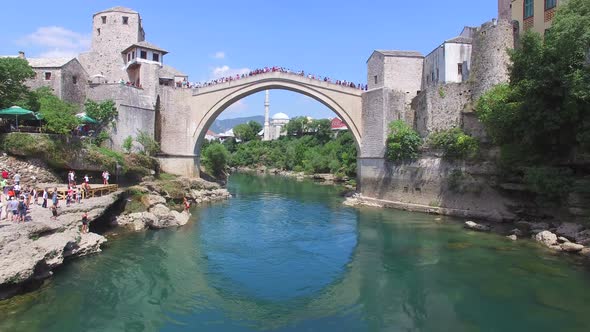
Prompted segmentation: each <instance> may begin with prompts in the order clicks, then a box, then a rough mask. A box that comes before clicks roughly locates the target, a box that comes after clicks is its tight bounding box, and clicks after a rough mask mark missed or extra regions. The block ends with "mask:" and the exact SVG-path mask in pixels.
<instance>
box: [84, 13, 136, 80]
mask: <svg viewBox="0 0 590 332" xmlns="http://www.w3.org/2000/svg"><path fill="white" fill-rule="evenodd" d="M103 16H105V18H106V22H105V23H103V22H102V17H103ZM123 16H125V17H128V24H123ZM143 38H144V34H143V28H142V25H141V17H140V16H139V14H138V13H134V12H123V11H111V12H100V13H97V14H96V15H95V16H94V17H93V19H92V49H91V51H90V52H87V53H82V54H80V56H79V59H80V62H81V63H82V65H83V66H84V68H85V69H86V71H87V72H88V74H89V75H90V76H92V75H96V74H102V75H104V76H105V79H106V81H107V82H108V83H114V82H118V81H119V80H120V79H123V80H125V81H127V73H126V72H125V71H124V70H123V68H124V67H125V62H124V59H123V55H122V54H121V52H122V51H123V50H124V49H126V48H127V47H129V46H131V45H132V44H134V43H137V42H139V41H142V40H143Z"/></svg>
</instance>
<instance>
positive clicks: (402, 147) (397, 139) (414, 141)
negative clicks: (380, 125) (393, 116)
mask: <svg viewBox="0 0 590 332" xmlns="http://www.w3.org/2000/svg"><path fill="white" fill-rule="evenodd" d="M389 130H390V133H389V135H388V136H387V147H386V149H387V150H386V152H385V156H386V158H387V159H389V160H391V161H394V162H401V161H405V160H412V159H416V158H417V157H418V149H419V148H420V145H421V144H422V139H421V138H420V136H419V135H418V133H417V132H415V131H414V130H413V129H412V128H410V126H408V125H407V124H406V123H405V122H403V121H402V120H397V121H393V122H392V123H390V124H389Z"/></svg>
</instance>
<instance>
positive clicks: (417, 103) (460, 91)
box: [412, 83, 471, 137]
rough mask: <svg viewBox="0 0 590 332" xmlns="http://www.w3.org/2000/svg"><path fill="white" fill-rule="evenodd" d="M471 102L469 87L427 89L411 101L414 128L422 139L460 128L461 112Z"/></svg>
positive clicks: (461, 85) (456, 86) (450, 86)
mask: <svg viewBox="0 0 590 332" xmlns="http://www.w3.org/2000/svg"><path fill="white" fill-rule="evenodd" d="M470 101H471V92H470V91H469V85H468V84H464V83H454V84H444V85H438V86H433V87H429V88H427V89H426V90H424V91H422V92H420V94H419V95H418V96H417V97H416V98H414V100H413V101H412V109H413V110H414V114H415V122H414V128H415V129H416V131H417V132H418V133H419V134H420V136H422V137H426V136H428V135H429V134H430V133H432V132H436V131H440V130H446V129H450V128H453V127H460V126H461V120H462V115H461V113H462V111H463V109H464V108H465V105H466V104H468V103H469V102H470Z"/></svg>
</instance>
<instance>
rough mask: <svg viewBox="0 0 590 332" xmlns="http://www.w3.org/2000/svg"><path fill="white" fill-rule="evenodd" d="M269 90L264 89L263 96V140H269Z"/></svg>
mask: <svg viewBox="0 0 590 332" xmlns="http://www.w3.org/2000/svg"><path fill="white" fill-rule="evenodd" d="M268 95H269V92H268V90H266V93H265V96H264V139H263V140H264V141H270V119H269V117H270V115H269V112H270V101H269V96H268Z"/></svg>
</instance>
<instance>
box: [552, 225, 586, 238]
mask: <svg viewBox="0 0 590 332" xmlns="http://www.w3.org/2000/svg"><path fill="white" fill-rule="evenodd" d="M583 229H584V226H582V225H580V224H575V223H572V222H564V223H562V224H561V225H559V227H557V229H556V230H555V233H556V234H557V235H559V236H563V237H566V238H567V239H569V240H575V239H576V235H577V234H578V233H579V232H580V231H582V230H583Z"/></svg>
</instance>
